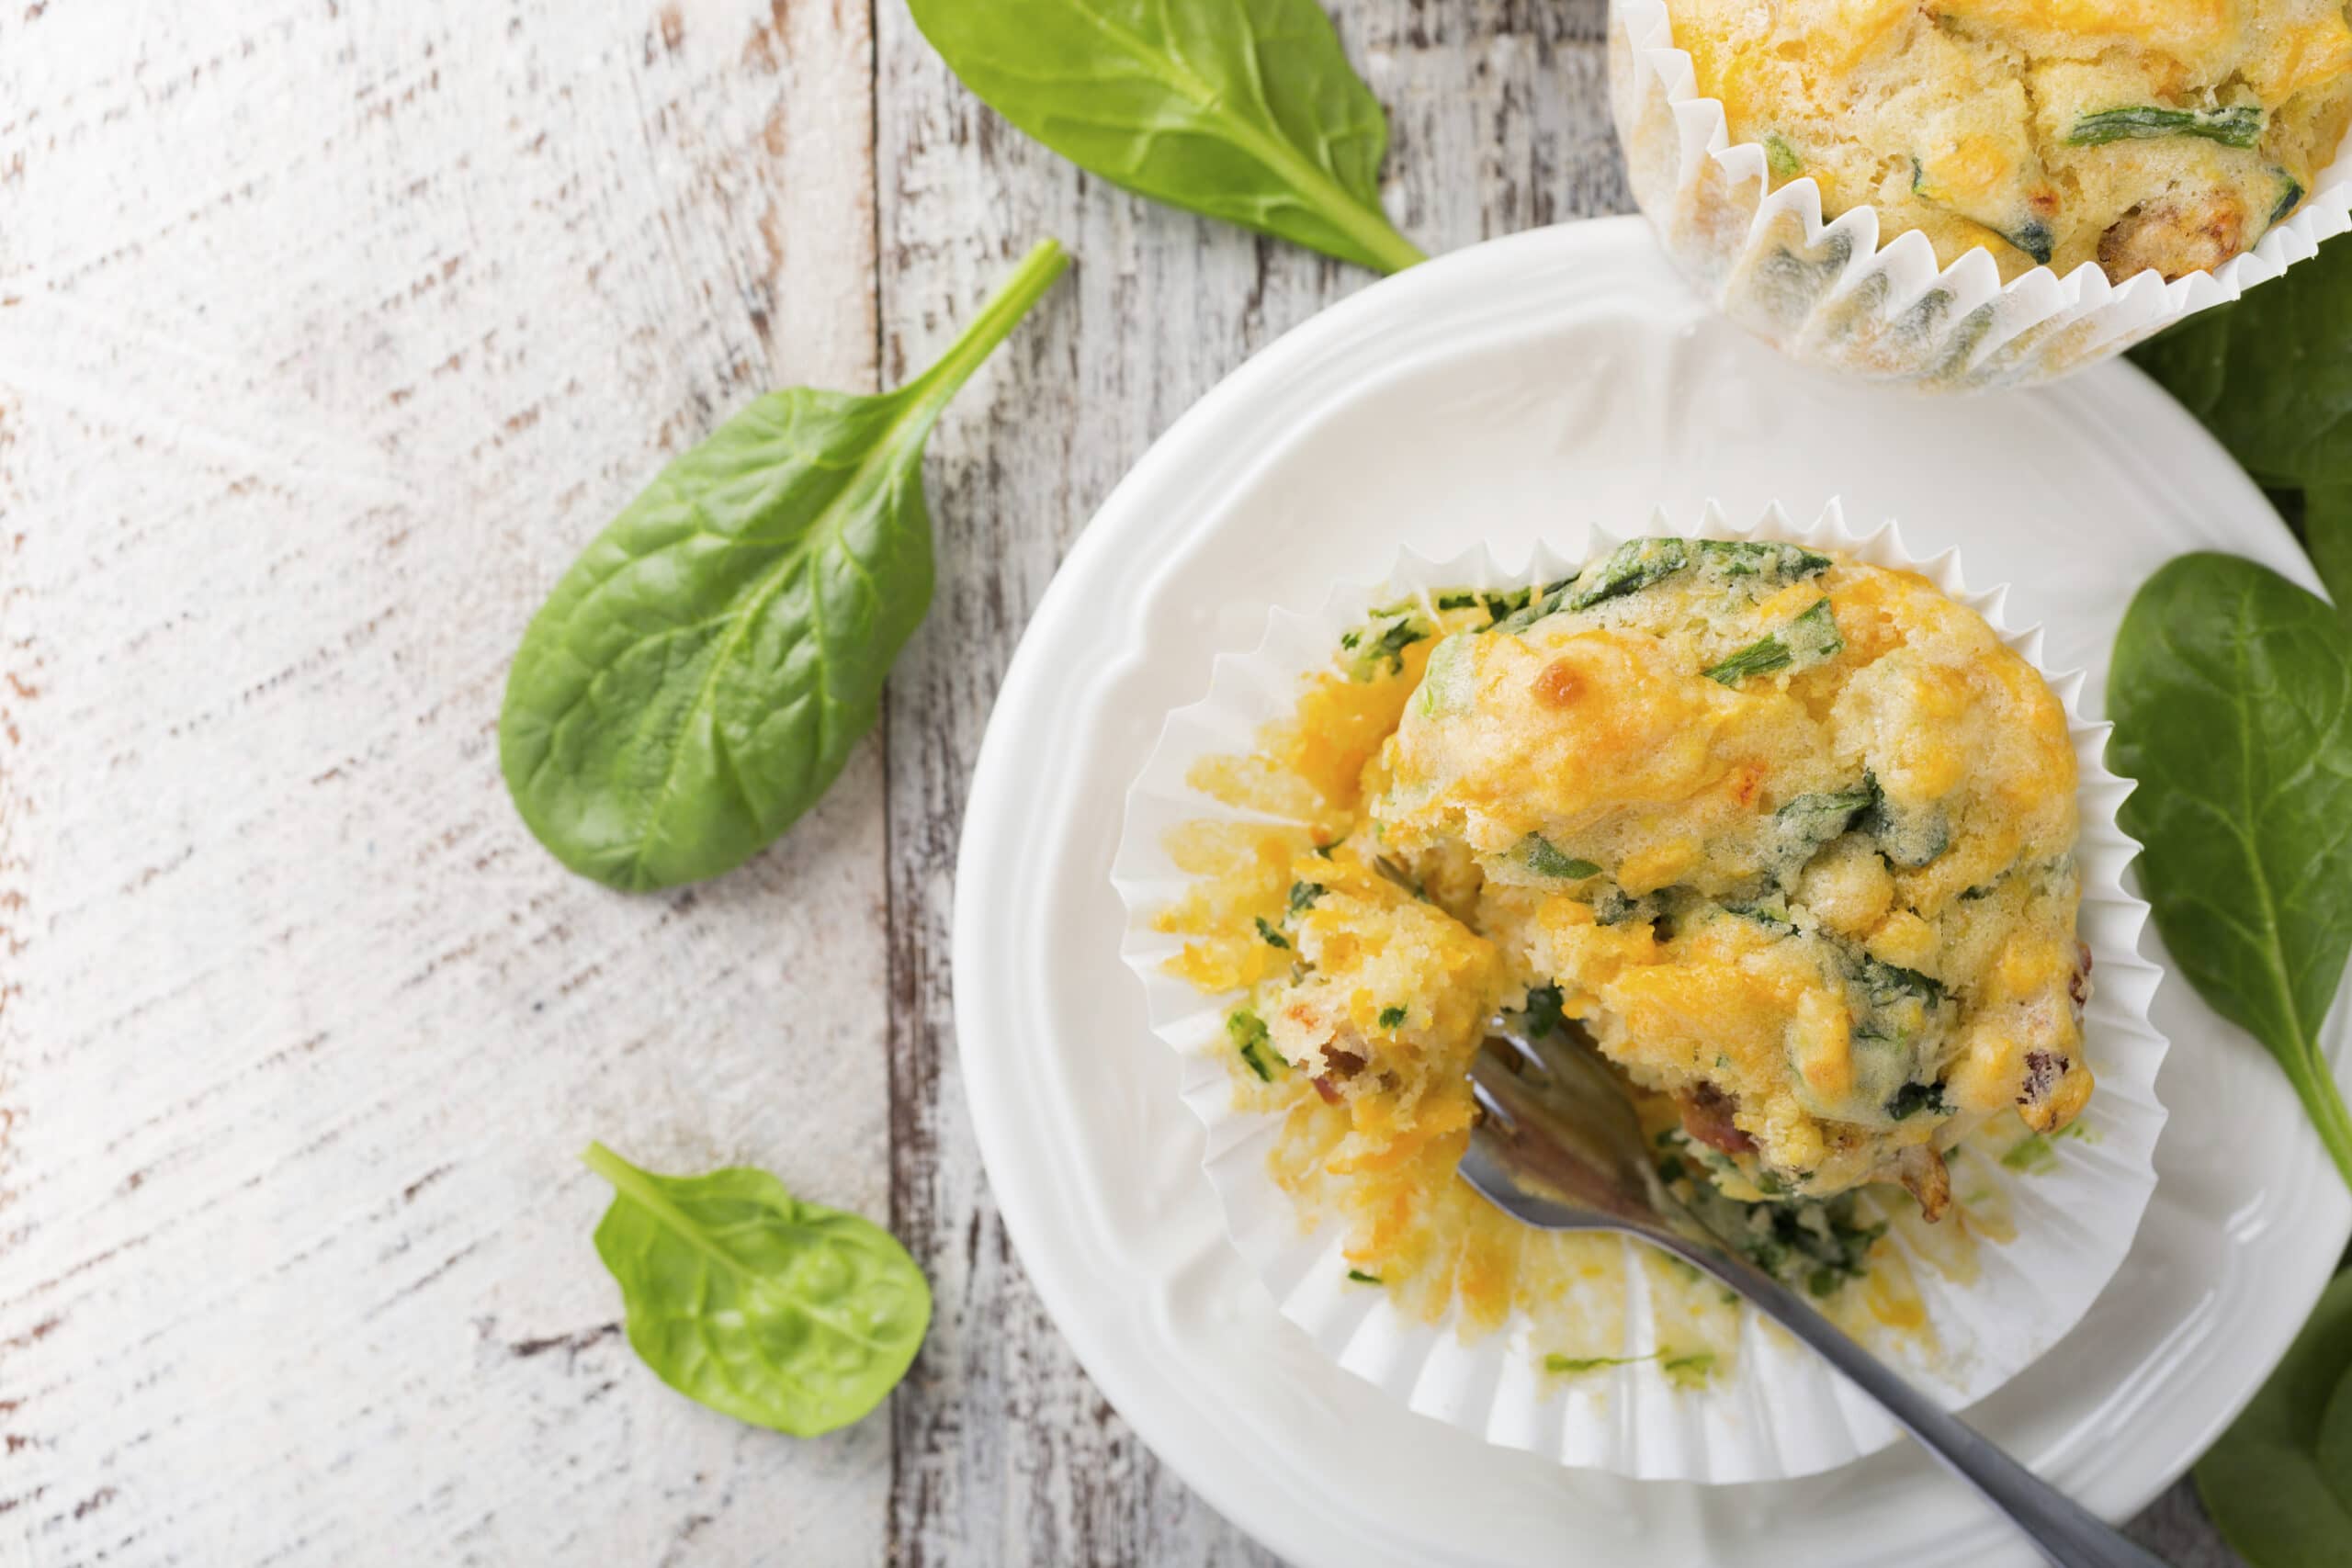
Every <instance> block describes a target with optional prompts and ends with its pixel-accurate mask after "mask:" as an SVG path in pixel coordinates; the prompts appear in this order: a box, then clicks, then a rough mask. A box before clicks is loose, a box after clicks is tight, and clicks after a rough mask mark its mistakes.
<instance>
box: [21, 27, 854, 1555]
mask: <svg viewBox="0 0 2352 1568" xmlns="http://www.w3.org/2000/svg"><path fill="white" fill-rule="evenodd" d="M9 13H10V14H9V17H8V19H7V21H6V23H5V24H0V25H5V26H6V35H5V36H4V37H0V170H6V171H7V173H6V185H5V186H0V201H5V203H6V214H5V217H0V232H5V233H6V234H7V235H8V241H7V243H8V246H9V250H8V253H7V255H6V275H5V276H0V298H5V299H6V300H8V303H7V304H6V306H5V307H0V367H6V369H5V371H0V378H5V380H6V385H7V391H6V394H5V401H6V410H7V412H6V414H0V423H4V424H5V427H6V429H8V430H9V432H10V434H9V437H8V443H9V444H8V447H7V452H6V459H5V462H6V474H7V491H6V493H7V497H8V500H7V502H6V504H7V505H8V507H9V525H8V526H7V528H6V529H5V530H0V533H6V534H7V535H10V536H15V537H16V538H17V544H16V545H15V546H14V547H13V549H12V550H11V551H10V553H9V558H8V567H7V570H8V574H9V582H10V587H9V589H8V590H6V592H7V594H8V596H7V598H6V600H5V602H0V609H4V610H5V614H6V616H7V621H6V634H5V635H6V648H7V652H6V660H7V669H8V671H9V672H10V673H18V672H20V671H28V672H26V673H21V674H19V678H20V679H21V680H22V681H23V682H25V684H26V685H28V686H30V687H33V688H36V689H37V690H38V695H21V694H15V693H16V692H17V688H16V687H13V686H12V687H11V688H10V690H11V692H12V695H11V696H9V697H8V698H7V699H6V703H7V706H8V728H9V729H10V730H11V731H13V732H14V733H15V734H16V736H17V739H15V740H14V741H12V742H10V743H8V744H7V746H6V750H5V751H0V767H5V768H6V776H7V778H8V784H7V789H8V795H7V796H6V802H5V805H0V823H5V824H6V828H5V829H0V830H5V831H6V832H7V834H8V848H7V850H6V852H0V861H5V862H6V870H0V877H5V878H6V881H5V883H0V886H5V887H6V895H5V896H6V897H9V898H11V899H13V898H15V897H17V896H19V895H20V896H21V897H22V900H23V903H22V905H21V906H20V907H15V908H9V909H8V910H7V911H6V924H7V927H8V929H9V931H10V941H11V945H12V947H15V948H17V951H15V952H13V953H10V955H9V957H8V959H7V962H8V963H9V964H10V965H11V976H10V982H9V983H10V984H11V986H12V987H17V986H20V987H21V989H20V990H17V991H16V992H15V994H14V995H13V996H12V997H11V998H10V1003H9V1006H8V1009H7V1014H6V1016H7V1027H8V1031H9V1037H8V1039H7V1040H6V1045H7V1057H6V1077H5V1088H4V1089H0V1095H5V1100H4V1101H0V1103H5V1104H6V1107H7V1110H8V1134H9V1137H8V1146H7V1152H6V1175H5V1183H6V1187H5V1190H6V1199H5V1203H6V1206H5V1208H0V1247H5V1253H0V1406H5V1416H0V1433H5V1435H6V1453H5V1456H0V1531H5V1532H6V1538H7V1539H9V1540H12V1542H21V1543H22V1544H23V1545H24V1547H25V1548H26V1549H27V1555H28V1556H29V1557H30V1558H31V1559H32V1560H33V1561H36V1562H43V1563H61V1564H62V1563H79V1562H97V1561H101V1560H104V1561H107V1562H133V1563H165V1562H187V1563H216V1562H220V1563H225V1562H278V1561H295V1562H337V1563H354V1562H500V1563H503V1562H538V1561H546V1562H582V1563H591V1562H613V1563H623V1562H627V1563H651V1562H668V1561H687V1560H716V1561H736V1562H756V1561H779V1560H786V1559H789V1560H792V1561H797V1562H811V1563H833V1562H842V1563H856V1562H879V1561H881V1559H882V1556H883V1551H884V1548H885V1544H886V1540H887V1531H886V1527H885V1518H884V1511H885V1508H886V1506H887V1501H888V1496H887V1491H888V1448H889V1437H890V1435H889V1432H888V1427H886V1426H884V1425H882V1424H879V1423H876V1424H872V1425H870V1426H868V1427H864V1428H860V1429H858V1430H856V1431H854V1432H852V1433H849V1434H846V1435H844V1436H843V1437H842V1438H840V1439H839V1440H837V1441H831V1442H825V1443H812V1444H794V1443H790V1442H786V1441H782V1440H779V1439H777V1438H775V1437H774V1436H773V1435H772V1434H768V1433H763V1432H758V1431H753V1430H751V1429H748V1428H745V1427H740V1426H737V1425H736V1424H734V1423H732V1422H729V1421H728V1420H725V1419H723V1418H721V1417H719V1416H714V1415H712V1414H710V1413H708V1412H706V1411H704V1410H702V1409H701V1408H700V1407H698V1406H696V1405H694V1404H689V1403H687V1402H686V1401H684V1400H682V1399H680V1398H679V1397H677V1396H676V1395H675V1394H673V1393H671V1392H670V1391H669V1390H667V1389H666V1388H664V1387H662V1385H661V1384H659V1383H658V1382H655V1381H654V1380H653V1379H652V1378H651V1377H650V1376H649V1375H648V1374H647V1373H646V1372H645V1371H643V1369H641V1368H640V1367H639V1366H638V1365H637V1363H636V1361H635V1359H634V1358H633V1357H632V1356H631V1355H630V1353H629V1352H628V1348H626V1346H625V1345H624V1344H623V1343H622V1342H621V1339H620V1337H619V1333H618V1329H617V1325H616V1314H617V1312H618V1297H617V1292H616V1290H615V1288H614V1287H613V1284H612V1282H611V1280H609V1279H607V1278H606V1277H605V1275H604V1273H603V1271H602V1269H600V1268H599V1267H598V1265H597V1263H596V1260H595V1258H594V1252H593V1250H592V1249H591V1247H590V1245H589V1234H590V1231H591V1229H592V1227H593V1226H594V1223H595V1220H596V1217H597V1215H598V1214H599V1213H601V1211H602V1208H603V1205H604V1203H605V1199H606V1193H605V1190H604V1189H603V1187H602V1184H601V1183H599V1182H598V1181H597V1180H596V1179H594V1177H592V1176H590V1175H589V1174H588V1173H587V1172H586V1171H585V1170H583V1169H582V1168H580V1167H579V1165H578V1164H577V1163H576V1161H575V1159H574V1155H575V1153H576V1151H577V1150H578V1149H579V1147H580V1146H581V1145H582V1144H583V1143H584V1142H585V1141H586V1140H587V1139H588V1138H589V1137H590V1136H592V1135H594V1136H601V1137H603V1138H605V1140H606V1141H608V1142H610V1143H612V1144H613V1145H616V1147H618V1148H620V1149H622V1150H624V1151H626V1152H628V1153H629V1154H630V1155H632V1156H634V1157H636V1158H638V1159H639V1160H640V1161H643V1162H646V1163H648V1164H651V1165H655V1166H661V1167H668V1168H682V1167H683V1168H692V1167H701V1166H704V1165H707V1164H710V1163H716V1162H719V1161H723V1160H728V1159H733V1158H746V1159H752V1160H756V1161H757V1162H759V1163H761V1164H763V1165H766V1166H768V1167H770V1168H774V1169H775V1170H776V1171H777V1172H778V1173H779V1174H780V1175H782V1176H783V1177H784V1179H786V1181H787V1182H789V1183H791V1184H792V1185H793V1186H794V1187H795V1188H796V1189H797V1190H802V1191H805V1192H807V1193H808V1194H809V1196H811V1197H813V1198H817V1199H820V1200H821V1201H826V1202H829V1203H835V1204H842V1205H848V1206H853V1207H856V1208H861V1209H864V1210H865V1211H867V1212H869V1213H876V1214H879V1213H882V1212H883V1210H884V1208H885V1206H886V1204H887V1201H888V1184H887V1170H888V1163H887V1141H888V1117H887V1088H888V1073H887V1065H886V1057H885V1055H884V1044H885V1033H884V1027H883V1021H882V1016H881V1009H880V998H881V997H882V995H883V991H884V980H885V949H884V945H883V926H884V922H883V916H882V897H883V878H882V848H883V818H882V813H881V810H880V805H879V785H880V760H879V756H878V753H869V754H868V755H867V756H865V758H863V759H861V760H860V761H858V762H857V763H856V764H855V765H854V767H853V769H852V770H851V773H850V776H849V777H848V778H846V779H845V780H844V781H843V785H842V788H841V789H840V790H838V791H837V792H836V793H835V795H833V797H832V798H831V801H830V802H829V803H828V804H827V805H826V807H825V808H824V809H823V810H822V811H821V812H820V814H819V816H818V818H816V819H814V820H812V821H811V822H809V824H807V825H806V826H805V827H804V829H802V831H800V832H799V833H797V834H796V835H795V836H794V838H793V840H792V841H791V842H790V843H789V844H787V845H786V846H784V847H783V849H782V850H781V851H780V852H777V853H775V854H772V855H769V856H767V857H765V858H764V859H763V860H762V861H761V862H760V863H758V864H756V865H754V866H753V867H752V868H750V869H749V870H748V871H747V872H746V873H745V874H742V875H741V876H737V877H730V878H729V879H727V880H726V881H724V882H721V883H718V884H717V885H714V886H710V887H707V888H706V889H703V890H701V891H699V892H695V893H689V894H684V895H680V896H677V897H671V898H667V899H658V900H654V899H629V898H623V897H616V896H614V895H610V894H607V893H605V892H603V891H601V890H599V889H597V888H595V887H594V886H589V885H587V884H584V883H582V882H580V881H578V880H576V879H573V878H571V877H570V876H568V875H567V874H564V873H563V872H562V871H561V870H560V868H558V867H557V866H556V865H555V864H554V863H552V862H551V861H550V860H549V859H548V856H546V855H545V854H544V853H543V852H540V851H539V850H538V848H537V845H535V844H534V843H532V842H531V841H530V840H529V839H528V838H527V836H526V834H525V833H524V831H523V829H521V827H520V826H519V824H518V822H517V821H516V818H515V814H514V812H513V810H512V808H511V807H510V806H509V804H508V802H507V801H506V799H505V796H504V792H503V788H502V786H501V784H500V783H499V780H498V777H497V772H496V766H495V756H494V750H495V748H494V734H493V728H494V724H495V718H496V713H497V706H498V701H499V695H500V692H501V688H502V684H503V679H504V668H505V663H506V660H507V658H508V656H509V654H510V653H511V651H512V649H513V648H514V645H515V639H516V637H517V636H518V635H519V634H520V632H521V630H522V626H523V623H524V621H525V619H526V617H527V616H528V615H529V613H530V611H531V609H532V608H533V607H534V606H535V605H536V604H537V601H538V599H539V598H540V596H541V595H542V594H543V593H544V592H546V590H547V588H548V585H549V584H550V583H551V582H552V581H554V579H555V577H556V575H557V573H558V572H559V570H560V569H561V567H562V566H563V564H564V563H565V562H566V561H567V560H568V559H569V558H570V557H571V555H572V553H573V552H574V551H575V550H576V549H577V548H578V547H579V546H580V544H581V543H582V541H583V540H584V539H585V538H586V537H587V536H588V535H589V534H590V533H591V532H593V531H594V528H596V527H597V526H598V525H601V523H602V522H603V521H604V519H605V517H606V516H607V515H609V514H610V513H612V512H613V511H614V510H616V508H617V507H618V506H619V504H620V503H621V502H623V501H625V500H626V499H627V498H628V495H629V494H630V493H631V492H632V491H634V490H635V489H636V488H637V487H638V486H639V484H641V483H642V482H643V481H644V480H645V479H647V478H648V477H650V473H651V471H652V469H653V468H654V467H655V466H656V465H657V464H658V462H659V461H660V459H661V458H662V457H663V456H664V455H665V454H666V453H668V452H670V451H672V450H673V449H675V448H676V447H678V446H682V445H684V443H686V442H688V441H690V440H692V439H693V438H694V437H695V435H696V434H699V433H700V432H701V431H702V430H704V429H705V428H707V426H708V425H709V424H710V423H712V422H713V421H714V420H715V419H716V418H718V416H720V415H721V414H722V413H723V412H725V411H726V410H728V409H729V408H730V407H731V406H732V405H734V404H735V403H737V402H739V401H741V400H742V399H743V398H745V397H746V396H748V395H750V394H751V393H752V392H753V391H755V390H757V389H761V388H763V387H765V386H768V385H772V384H778V383H785V382H792V381H814V382H820V383H825V384H830V385H837V386H845V387H852V388H860V387H869V386H871V385H872V383H873V379H874V349H875V334H874V316H873V277H874V259H873V254H872V232H873V226H872V220H871V206H870V203H871V195H872V182H871V167H872V164H871V154H870V148H869V138H870V127H871V124H872V102H871V92H872V73H871V44H870V39H869V37H868V35H867V32H866V26H867V17H866V13H865V9H864V7H863V6H862V5H847V6H842V7H841V8H839V9H838V10H833V9H829V8H828V7H826V6H823V5H821V4H820V5H802V6H795V7H793V8H792V9H791V10H790V11H788V12H786V13H784V14H783V15H782V17H781V19H779V17H778V16H777V15H776V14H775V13H772V12H771V9H770V7H769V6H768V4H767V3H766V0H757V3H748V4H737V3H734V0H706V3H699V4H685V3H683V0H682V3H681V4H678V5H674V6H669V7H668V8H665V9H657V8H655V7H653V6H637V5H623V4H605V5H583V6H544V5H532V4H517V5H512V6H504V5H477V4H473V3H471V0H435V3H432V4H415V3H409V0H404V3H403V4H401V5H398V6H362V5H356V4H336V3H333V0H299V3H298V0H257V3H255V4H249V5H243V6H209V5H191V6H177V5H156V6H134V5H127V4H109V3H105V0H98V3H90V0H79V3H77V0H52V3H51V4H50V5H47V6H40V5H33V6H29V7H26V6H21V5H18V6H10V7H9ZM811 1107H820V1108H821V1112H820V1113H818V1114H811V1112H810V1108H811Z"/></svg>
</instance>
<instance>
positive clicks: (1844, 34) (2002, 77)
mask: <svg viewBox="0 0 2352 1568" xmlns="http://www.w3.org/2000/svg"><path fill="white" fill-rule="evenodd" d="M1672 17H1673V23H1674V39H1675V43H1676V45H1677V46H1678V47H1679V48H1681V49H1683V50H1685V51H1688V52H1689V53H1690V55H1691V61H1692V63H1693V65H1694V66H1695V68H1696V72H1697V77H1698V86H1699V90H1700V91H1701V92H1702V94H1704V95H1706V96H1710V97H1713V98H1716V99H1718V100H1720V101H1721V102H1722V103H1723V105H1724V113H1725V116H1726V118H1727V119H1728V122H1729V130H1730V134H1731V137H1732V140H1733V141H1735V142H1754V143H1758V144H1760V145H1762V146H1763V147H1764V149H1765V151H1766V154H1767V161H1768V163H1769V164H1770V172H1771V180H1772V183H1773V185H1774V186H1779V185H1781V184H1783V183H1785V182H1787V181H1788V180H1792V179H1796V178H1799V177H1803V176H1808V175H1809V176H1811V177H1812V178H1813V179H1815V181H1817V182H1818V183H1819V185H1820V186H1821V192H1822V202H1823V208H1824V211H1825V213H1826V215H1828V216H1833V217H1834V216H1836V215H1837V214H1838V213H1841V212H1844V211H1846V210H1847V209H1850V208H1853V207H1856V206H1860V205H1863V204H1869V205H1871V206H1874V207H1875V208H1876V209H1878V211H1879V213H1880V217H1881V220H1882V225H1883V227H1882V232H1881V239H1882V241H1888V240H1892V239H1894V237H1895V236H1896V235H1898V234H1901V233H1904V232H1907V231H1913V230H1917V231H1920V232H1921V233H1924V234H1925V235H1926V236H1927V237H1928V240H1929V241H1930V242H1931V243H1933V244H1934V246H1935V248H1936V254H1937V255H1938V257H1939V260H1940V261H1941V262H1943V263H1944V264H1946V265H1949V264H1951V262H1953V261H1955V260H1957V259H1958V258H1959V257H1960V256H1962V255H1963V254H1966V253H1967V252H1968V251H1970V250H1972V249H1977V248H1983V249H1984V250H1985V251H1987V252H1989V253H1990V254H1992V256H1993V257H1994V259H1995V260H1996V262H1997V263H1998V264H1999V265H2000V267H2001V271H2002V275H2003V276H2004V277H2015V276H2018V275H2020V274H2022V273H2024V272H2026V271H2029V270H2030V269H2031V268H2032V267H2034V266H2035V265H2045V264H2046V265H2052V266H2054V267H2055V268H2056V269H2057V270H2058V271H2059V272H2061V273H2062V274H2063V273H2065V272H2069V271H2072V270H2073V269H2074V268H2075V267H2077V266H2080V265H2085V264H2086V263H2090V264H2096V265H2099V266H2100V267H2102V268H2103V269H2104V270H2105V271H2106V272H2107V274H2108V276H2109V277H2111V278H2113V279H2114V280H2116V281H2118V282H2120V281H2122V280H2124V279H2125V278H2127V277H2129V276H2133V275H2136V274H2137V273H2140V272H2143V271H2148V270H2154V271H2155V272H2159V273H2161V274H2163V275H2164V276H2166V277H2179V276H2185V275H2187V274H2188V273H2191V272H2197V271H2209V270H2211V269H2212V268H2213V267H2216V266H2219V265H2222V263H2223V262H2226V261H2228V260H2229V259H2231V258H2232V257H2233V256H2235V255H2238V254H2241V253H2243V252H2245V251H2246V250H2249V249H2251V248H2253V246H2254V245H2255V244H2256V243H2258V242H2259V241H2260V240H2261V238H2262V236H2263V235H2264V234H2265V233H2267V231H2269V230H2270V229H2271V228H2272V227H2273V226H2274V225H2275V224H2277V223H2278V222H2279V221H2282V220H2285V219H2286V218H2287V217H2289V216H2290V215H2291V213H2292V212H2293V210H2294V209H2295V208H2296V206H2297V205H2298V204H2300V203H2301V200H2302V199H2303V197H2304V195H2305V193H2306V192H2308V191H2309V190H2310V189H2312V186H2313V185H2314V183H2315V178H2316V176H2317V175H2318V174H2319V173H2320V172H2321V171H2322V170H2323V169H2324V168H2325V167H2326V166H2327V164H2329V163H2330V162H2331V161H2332V160H2333V158H2334V156H2335V150H2336V147H2337V145H2338V143H2339V142H2340V141H2342V140H2343V137H2344V132H2345V128H2346V123H2347V121H2352V25H2347V20H2346V6H2344V5H2343V4H2342V3H2341V0H1673V3H1672Z"/></svg>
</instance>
